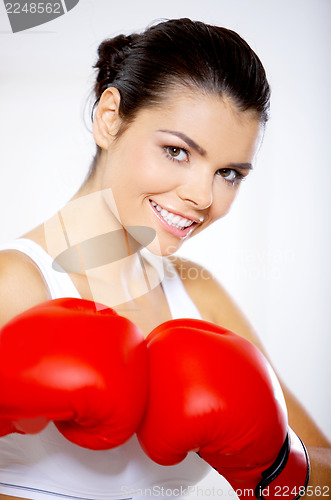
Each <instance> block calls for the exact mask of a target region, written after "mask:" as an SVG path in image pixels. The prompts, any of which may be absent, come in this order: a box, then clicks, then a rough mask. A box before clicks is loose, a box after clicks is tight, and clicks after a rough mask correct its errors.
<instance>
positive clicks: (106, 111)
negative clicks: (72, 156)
mask: <svg viewBox="0 0 331 500" xmlns="http://www.w3.org/2000/svg"><path fill="white" fill-rule="evenodd" d="M120 102H121V95H120V93H119V91H118V90H117V89H116V88H115V87H109V88H108V89H106V90H105V91H104V93H103V94H102V96H101V97H100V101H99V103H98V107H97V109H96V111H95V113H94V119H93V137H94V140H95V142H96V143H97V145H98V146H100V147H101V148H102V149H108V147H109V145H110V144H111V143H112V142H113V140H114V137H115V136H116V134H117V132H118V130H119V128H120V124H121V121H122V120H121V118H120V116H119V107H120Z"/></svg>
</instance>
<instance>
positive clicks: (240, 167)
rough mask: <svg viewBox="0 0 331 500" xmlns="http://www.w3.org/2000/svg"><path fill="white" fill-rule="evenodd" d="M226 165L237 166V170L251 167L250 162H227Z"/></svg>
mask: <svg viewBox="0 0 331 500" xmlns="http://www.w3.org/2000/svg"><path fill="white" fill-rule="evenodd" d="M228 167H234V168H238V169H239V170H252V169H253V165H252V164H251V163H229V165H228Z"/></svg>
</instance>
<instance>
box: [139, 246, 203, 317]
mask: <svg viewBox="0 0 331 500" xmlns="http://www.w3.org/2000/svg"><path fill="white" fill-rule="evenodd" d="M141 253H142V255H143V257H144V258H145V259H146V260H147V261H148V262H149V263H150V264H152V265H153V266H154V267H155V269H156V270H157V272H158V274H159V278H160V283H161V286H162V289H163V292H164V295H165V297H166V299H167V302H168V306H169V309H170V312H171V317H172V319H179V318H193V319H202V316H201V314H200V312H199V310H198V308H197V306H196V305H195V303H194V302H193V300H192V299H191V297H190V296H189V294H188V293H187V291H186V288H185V286H184V284H183V281H182V279H181V277H180V276H179V274H178V272H177V269H176V268H175V266H174V264H173V263H172V262H171V261H170V259H167V258H164V257H159V256H156V255H153V254H152V253H150V252H148V251H147V250H146V249H144V250H142V252H141Z"/></svg>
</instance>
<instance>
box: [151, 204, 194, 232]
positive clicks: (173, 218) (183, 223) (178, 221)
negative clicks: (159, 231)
mask: <svg viewBox="0 0 331 500" xmlns="http://www.w3.org/2000/svg"><path fill="white" fill-rule="evenodd" d="M151 204H152V205H153V207H155V209H156V210H157V211H158V212H160V215H161V216H162V217H163V219H164V220H165V221H166V222H167V223H168V224H169V225H170V226H174V227H176V228H177V229H184V227H189V226H191V225H192V224H193V222H194V221H193V220H191V219H186V218H185V217H180V215H175V214H173V213H172V212H168V210H166V209H165V208H162V207H160V205H157V204H156V203H155V201H151Z"/></svg>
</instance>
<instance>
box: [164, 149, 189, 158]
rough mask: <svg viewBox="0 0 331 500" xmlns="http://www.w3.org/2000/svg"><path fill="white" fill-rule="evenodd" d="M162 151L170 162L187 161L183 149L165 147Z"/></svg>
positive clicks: (186, 153) (186, 155) (186, 154)
mask: <svg viewBox="0 0 331 500" xmlns="http://www.w3.org/2000/svg"><path fill="white" fill-rule="evenodd" d="M164 149H165V151H166V153H167V154H168V155H169V156H170V158H171V159H172V160H177V161H186V160H187V159H188V152H187V151H186V150H185V149H183V148H178V147H176V146H166V147H165V148H164Z"/></svg>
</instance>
